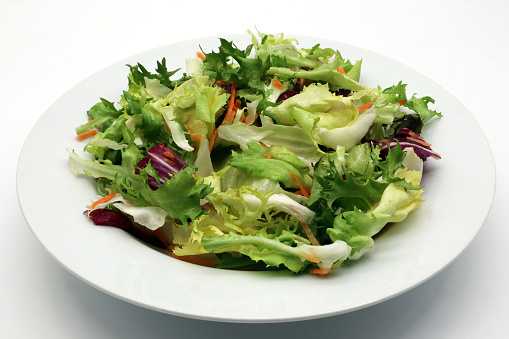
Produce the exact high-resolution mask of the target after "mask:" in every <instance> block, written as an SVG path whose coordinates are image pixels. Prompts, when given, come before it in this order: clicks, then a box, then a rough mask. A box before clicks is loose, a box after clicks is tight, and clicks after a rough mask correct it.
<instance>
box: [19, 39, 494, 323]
mask: <svg viewBox="0 0 509 339" xmlns="http://www.w3.org/2000/svg"><path fill="white" fill-rule="evenodd" d="M226 38H227V39H228V40H232V39H233V40H234V41H235V42H236V43H237V45H238V46H242V47H244V46H246V45H247V44H248V43H249V38H248V37H247V36H228V37H226ZM298 39H299V42H300V46H302V47H311V46H313V45H314V44H316V43H321V44H322V46H324V47H333V48H337V49H338V50H339V51H341V53H342V55H343V56H344V57H345V58H348V59H350V60H357V59H359V58H362V59H363V73H362V76H361V82H362V83H363V84H365V85H368V86H376V85H381V86H382V88H385V87H388V86H391V85H394V84H397V83H398V82H399V81H400V80H402V81H403V82H404V83H408V84H409V85H408V87H407V90H408V94H409V95H411V94H412V93H417V94H418V95H421V96H424V95H429V96H431V97H433V98H434V99H436V105H435V106H434V109H437V110H438V111H441V112H442V113H443V114H444V117H443V118H441V119H434V120H433V121H431V122H430V123H429V125H428V126H427V127H426V128H425V130H424V132H423V135H424V138H425V139H426V140H427V141H428V142H431V143H432V144H433V148H434V150H435V151H437V152H438V153H440V154H441V155H442V157H443V159H442V160H439V161H437V160H433V159H430V160H428V161H427V162H426V164H425V173H424V180H423V183H424V185H425V195H424V197H425V198H426V199H427V201H425V202H424V204H423V206H422V207H421V208H420V209H419V210H418V211H416V212H415V213H413V214H411V215H410V216H409V218H408V219H407V220H406V221H404V222H402V223H400V224H396V225H394V226H392V227H390V228H389V229H388V230H387V231H386V232H384V233H383V235H382V236H380V237H378V238H377V239H376V248H375V251H374V252H373V253H372V254H370V255H366V256H365V257H364V258H363V259H362V260H360V261H358V262H354V263H353V264H352V265H348V266H347V267H345V268H341V269H337V270H335V271H334V272H333V273H332V274H330V275H329V276H326V277H318V276H314V275H310V274H309V275H308V274H302V275H295V274H291V273H288V272H243V271H228V270H219V269H213V268H207V267H200V266H196V265H192V264H188V263H185V262H182V261H179V260H176V259H174V258H171V257H169V256H165V255H163V254H161V253H159V252H157V251H155V250H153V249H151V248H149V247H148V246H145V245H144V244H142V243H140V242H139V241H137V240H136V239H134V238H132V237H131V236H129V235H128V234H127V233H124V232H122V231H121V230H118V229H115V228H110V227H95V226H93V225H92V223H91V222H90V221H89V220H87V218H86V217H85V216H83V214H82V212H83V210H84V209H85V205H86V204H87V203H89V202H90V199H92V198H93V197H94V196H95V195H96V192H95V185H94V183H93V182H92V181H91V180H90V179H89V178H87V177H75V176H73V175H72V174H71V172H70V170H69V166H68V164H67V152H66V148H69V147H70V148H75V149H77V150H81V149H82V147H83V145H84V144H83V143H78V142H76V141H75V140H74V137H75V134H74V128H75V127H76V126H78V125H80V124H81V123H83V122H84V121H85V120H86V115H85V112H86V111H87V110H88V109H89V108H90V107H91V106H92V105H93V104H95V103H96V102H98V101H99V98H100V97H104V98H106V99H108V100H110V101H118V100H119V98H120V94H121V93H122V90H124V89H126V88H127V74H128V71H129V70H128V68H127V67H126V66H125V64H131V65H133V64H136V63H137V62H140V63H142V64H143V65H144V66H146V67H147V69H154V68H155V65H156V61H157V60H161V59H162V57H166V59H167V65H168V68H169V69H175V68H184V67H185V63H184V60H185V59H186V58H188V57H193V56H194V53H195V52H196V51H197V50H199V45H201V46H202V47H203V50H205V51H210V50H211V49H214V50H215V51H217V46H218V45H219V41H218V39H217V38H216V37H214V38H204V39H200V40H194V41H186V42H181V43H176V44H173V45H169V46H165V47H161V48H158V49H155V50H151V51H148V52H146V53H142V54H140V55H136V56H133V57H131V58H129V59H126V60H124V61H122V62H119V63H117V64H115V65H112V66H110V67H108V68H106V69H104V70H102V71H100V72H98V73H96V74H94V75H92V76H91V77H89V78H88V79H86V80H84V81H83V82H81V83H80V84H78V85H77V86H75V87H74V88H72V89H71V90H69V91H68V92H67V93H66V94H65V95H64V96H62V97H61V98H60V99H59V100H58V101H57V102H55V104H53V105H52V106H51V107H50V108H49V109H48V111H47V112H46V113H45V114H44V115H43V116H42V117H41V119H40V120H39V121H38V122H37V124H36V125H35V127H34V128H33V130H32V131H31V132H30V135H29V136H28V138H27V140H26V142H25V144H24V146H23V150H22V152H21V155H20V158H19V164H18V173H17V188H18V196H19V202H20V205H21V208H22V211H23V214H24V216H25V218H26V220H27V222H28V224H29V225H30V227H31V229H32V231H33V232H34V234H35V236H36V237H37V238H38V239H39V240H40V242H41V243H42V244H43V246H44V247H45V248H46V249H47V250H48V251H49V252H50V254H51V255H52V256H53V257H54V258H55V259H56V260H57V261H58V262H60V263H61V264H62V265H63V266H64V267H66V268H67V269H68V270H69V271H71V272H72V273H74V274H75V275H76V276H78V277H79V278H81V279H83V280H84V281H86V282H87V283H89V284H91V285H92V286H94V287H96V288H98V289H100V290H102V291H104V292H106V293H109V294H111V295H113V296H115V297H118V298H120V299H123V300H125V301H128V302H131V303H134V304H136V305H140V306H143V307H147V308H150V309H153V310H157V311H161V312H166V313H170V314H174V315H180V316H186V317H192V318H198V319H209V320H217V321H231V322H280V321H292V320H302V319H311V318H317V317H323V316H329V315H335V314H340V313H345V312H349V311H353V310H356V309H360V308H363V307H367V306H370V305H373V304H376V303H379V302H381V301H384V300H387V299H389V298H391V297H394V296H396V295H399V294H401V293H403V292H405V291H408V290H409V289H411V288H413V287H415V286H417V285H418V284H420V283H422V282H424V281H426V280H427V279H429V278H430V277H432V276H433V275H435V274H436V273H438V272H439V271H440V270H442V269H443V268H444V267H446V266H447V265H448V264H449V263H451V261H453V260H454V259H455V258H456V257H457V256H458V255H459V254H460V253H461V252H462V251H463V250H464V249H465V247H466V246H467V245H468V244H469V243H470V242H471V240H472V239H473V238H474V236H475V235H476V234H477V232H478V231H479V229H480V227H481V226H482V224H483V222H484V220H485V218H486V216H487V214H488V212H489V208H490V206H491V203H492V199H493V194H494V188H495V167H494V161H493V157H492V154H491V150H490V147H489V144H488V142H487V140H486V138H485V136H484V134H483V132H482V130H481V129H480V127H479V126H478V124H477V123H476V122H475V120H474V119H473V117H472V116H471V115H470V114H469V113H468V112H467V110H466V109H465V107H464V106H463V105H462V104H460V103H459V102H458V101H457V100H456V99H455V98H453V97H452V96H451V95H450V94H449V93H448V92H446V91H445V90H444V89H443V88H441V87H440V86H439V85H437V84H436V83H434V82H433V81H431V80H430V79H428V78H426V77H425V76H423V75H421V74H420V73H418V72H416V71H414V70H412V69H410V68H408V67H406V66H404V65H401V64H400V63H398V62H396V61H394V60H392V59H389V58H386V57H383V56H381V55H378V54H376V53H373V52H370V51H368V50H364V49H361V48H358V47H354V46H350V45H345V44H342V43H339V42H333V41H326V40H322V39H316V38H306V37H298ZM48 130H52V131H58V133H52V137H51V138H48V137H47V136H48V134H47V131H48Z"/></svg>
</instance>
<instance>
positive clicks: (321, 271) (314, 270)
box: [309, 267, 331, 277]
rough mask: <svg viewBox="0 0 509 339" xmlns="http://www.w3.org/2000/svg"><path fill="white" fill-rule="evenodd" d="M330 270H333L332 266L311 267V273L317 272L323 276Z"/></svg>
mask: <svg viewBox="0 0 509 339" xmlns="http://www.w3.org/2000/svg"><path fill="white" fill-rule="evenodd" d="M330 271H331V269H330V268H319V267H311V268H310V269H309V273H312V274H316V275H319V276H321V277H323V276H324V275H327V274H329V273H330Z"/></svg>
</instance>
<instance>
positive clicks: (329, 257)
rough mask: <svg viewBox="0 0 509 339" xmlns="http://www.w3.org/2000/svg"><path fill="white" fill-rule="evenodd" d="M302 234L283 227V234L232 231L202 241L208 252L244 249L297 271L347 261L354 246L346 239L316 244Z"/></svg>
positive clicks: (253, 256)
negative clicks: (293, 232) (238, 233)
mask: <svg viewBox="0 0 509 339" xmlns="http://www.w3.org/2000/svg"><path fill="white" fill-rule="evenodd" d="M302 240H303V239H302V238H301V237H298V238H297V237H295V235H294V234H292V233H291V232H289V231H287V230H283V231H282V232H281V234H280V235H279V236H270V235H267V234H264V233H263V232H260V233H259V234H257V235H256V236H242V235H237V234H235V233H230V234H228V235H225V236H220V237H209V238H203V239H202V243H203V246H204V248H205V249H206V250H207V251H208V252H216V251H220V250H223V251H224V250H226V249H227V250H228V251H235V252H239V253H242V254H244V255H246V256H248V257H250V258H251V259H252V260H254V261H263V262H264V263H265V264H266V265H267V266H273V267H279V266H281V265H284V266H285V267H287V268H288V269H289V270H291V271H293V272H300V271H303V270H304V269H306V268H307V267H308V266H310V265H318V266H319V267H320V268H321V269H325V270H326V269H330V268H332V265H333V264H335V263H338V262H343V261H344V260H345V259H346V258H347V257H348V255H349V254H350V251H351V248H350V247H349V246H348V245H347V244H346V243H345V242H343V241H336V242H334V243H332V244H328V245H323V246H312V245H309V244H308V243H306V242H303V241H302Z"/></svg>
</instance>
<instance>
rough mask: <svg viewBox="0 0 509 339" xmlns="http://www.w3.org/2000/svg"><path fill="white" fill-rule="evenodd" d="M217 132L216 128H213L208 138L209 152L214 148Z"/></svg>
mask: <svg viewBox="0 0 509 339" xmlns="http://www.w3.org/2000/svg"><path fill="white" fill-rule="evenodd" d="M217 133H218V130H217V128H216V129H215V130H214V133H212V136H211V137H210V140H209V153H212V149H213V148H214V143H215V142H216V139H217Z"/></svg>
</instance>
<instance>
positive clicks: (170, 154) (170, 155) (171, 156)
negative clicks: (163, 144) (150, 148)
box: [163, 151, 175, 160]
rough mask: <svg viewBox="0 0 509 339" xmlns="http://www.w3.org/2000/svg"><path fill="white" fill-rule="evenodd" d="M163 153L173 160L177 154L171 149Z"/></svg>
mask: <svg viewBox="0 0 509 339" xmlns="http://www.w3.org/2000/svg"><path fill="white" fill-rule="evenodd" d="M163 155H164V156H165V157H167V158H168V159H171V160H173V159H175V155H174V154H173V152H169V151H168V152H163Z"/></svg>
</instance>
